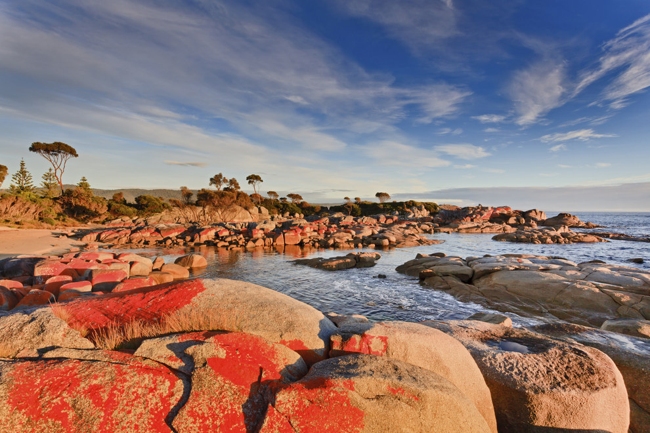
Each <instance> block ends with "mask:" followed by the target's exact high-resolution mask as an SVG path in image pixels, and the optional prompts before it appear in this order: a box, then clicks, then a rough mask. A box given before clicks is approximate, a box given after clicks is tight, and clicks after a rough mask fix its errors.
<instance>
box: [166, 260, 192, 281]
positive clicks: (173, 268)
mask: <svg viewBox="0 0 650 433" xmlns="http://www.w3.org/2000/svg"><path fill="white" fill-rule="evenodd" d="M160 270H161V272H166V273H168V274H171V275H172V276H173V277H174V279H175V280H180V279H185V278H189V276H190V271H188V270H187V269H186V268H184V267H183V266H181V265H177V264H175V263H167V264H165V265H163V266H162V268H160Z"/></svg>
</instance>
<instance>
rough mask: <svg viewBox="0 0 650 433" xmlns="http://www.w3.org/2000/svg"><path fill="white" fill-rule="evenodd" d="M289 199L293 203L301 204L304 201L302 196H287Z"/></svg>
mask: <svg viewBox="0 0 650 433" xmlns="http://www.w3.org/2000/svg"><path fill="white" fill-rule="evenodd" d="M287 197H288V198H289V199H290V200H291V203H300V202H301V201H302V196H301V195H300V194H294V193H291V194H287Z"/></svg>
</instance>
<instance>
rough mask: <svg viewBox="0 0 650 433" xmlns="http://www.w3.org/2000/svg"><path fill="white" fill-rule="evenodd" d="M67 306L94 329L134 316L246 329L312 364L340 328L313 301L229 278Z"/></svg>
mask: <svg viewBox="0 0 650 433" xmlns="http://www.w3.org/2000/svg"><path fill="white" fill-rule="evenodd" d="M61 309H62V311H63V312H64V313H65V316H66V320H67V322H68V323H69V324H70V326H72V327H74V328H75V329H86V330H89V331H91V332H94V333H102V332H104V331H106V330H108V329H110V328H115V327H118V328H119V327H126V326H128V325H129V324H131V323H133V322H141V323H143V324H145V325H146V324H152V325H154V324H155V325H157V324H159V323H161V322H164V321H167V324H168V325H169V326H170V327H171V328H170V329H171V330H173V332H188V331H195V330H215V331H232V332H246V333H249V334H253V335H258V336H261V337H263V338H266V339H267V340H269V341H271V342H273V343H280V344H283V345H285V346H287V347H289V348H290V349H292V350H295V351H296V352H298V353H299V354H300V355H301V356H302V357H303V358H304V359H305V361H307V363H309V364H311V363H314V362H317V361H319V360H322V359H324V358H325V357H327V353H328V351H329V336H330V335H331V334H332V332H334V331H335V329H336V326H335V325H334V324H333V323H332V322H331V321H330V320H329V319H327V318H326V317H325V316H324V315H323V314H322V313H321V312H319V311H318V310H316V309H314V308H313V307H310V306H309V305H307V304H304V303H302V302H300V301H297V300H295V299H293V298H290V297H289V296H286V295H284V294H281V293H278V292H276V291H273V290H271V289H267V288H265V287H261V286H257V285H255V284H251V283H246V282H242V281H234V280H226V279H205V280H201V279H194V280H185V281H180V282H172V283H167V284H163V285H159V286H153V287H145V288H141V289H135V290H130V291H125V292H120V293H110V294H107V295H104V296H101V297H97V298H94V299H76V300H74V301H71V302H69V303H66V304H62V305H61ZM167 332H169V330H168V331H167Z"/></svg>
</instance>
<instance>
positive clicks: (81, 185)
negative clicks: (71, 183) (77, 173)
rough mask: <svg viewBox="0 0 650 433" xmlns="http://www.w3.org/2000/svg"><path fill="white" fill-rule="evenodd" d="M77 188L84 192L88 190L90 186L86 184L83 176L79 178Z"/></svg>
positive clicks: (86, 181)
mask: <svg viewBox="0 0 650 433" xmlns="http://www.w3.org/2000/svg"><path fill="white" fill-rule="evenodd" d="M77 186H78V187H79V188H82V189H85V190H90V184H89V183H88V179H86V176H83V177H82V178H81V180H80V181H79V183H78V184H77Z"/></svg>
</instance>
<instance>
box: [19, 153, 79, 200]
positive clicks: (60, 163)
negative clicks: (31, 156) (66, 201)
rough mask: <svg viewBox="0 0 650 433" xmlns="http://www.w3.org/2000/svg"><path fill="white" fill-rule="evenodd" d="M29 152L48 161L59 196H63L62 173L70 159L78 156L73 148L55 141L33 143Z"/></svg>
mask: <svg viewBox="0 0 650 433" xmlns="http://www.w3.org/2000/svg"><path fill="white" fill-rule="evenodd" d="M29 151H30V152H35V153H38V154H39V155H41V156H42V157H43V158H45V159H46V160H48V161H49V162H50V164H52V168H54V177H56V180H57V181H58V182H59V186H60V187H61V194H63V172H64V171H65V166H66V164H67V163H68V160H69V159H70V158H77V157H78V156H79V155H78V154H77V151H76V150H75V148H74V147H72V146H70V145H68V144H65V143H61V142H60V141H55V142H54V143H40V142H35V143H32V145H31V146H30V147H29Z"/></svg>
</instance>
